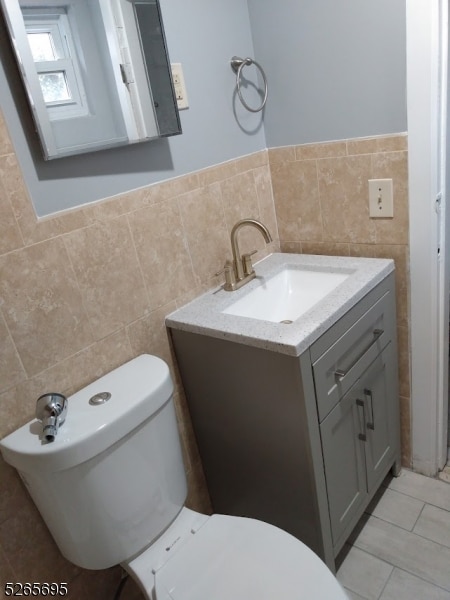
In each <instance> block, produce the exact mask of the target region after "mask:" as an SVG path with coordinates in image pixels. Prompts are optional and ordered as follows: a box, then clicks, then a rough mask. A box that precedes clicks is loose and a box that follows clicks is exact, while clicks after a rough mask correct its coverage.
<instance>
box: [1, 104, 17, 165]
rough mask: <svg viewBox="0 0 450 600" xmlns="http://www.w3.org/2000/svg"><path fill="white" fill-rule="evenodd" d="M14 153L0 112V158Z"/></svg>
mask: <svg viewBox="0 0 450 600" xmlns="http://www.w3.org/2000/svg"><path fill="white" fill-rule="evenodd" d="M13 152H14V149H13V145H12V143H11V138H10V137H9V133H8V129H7V127H6V123H5V119H4V118H3V114H2V112H1V111H0V156H1V155H3V154H12V153H13Z"/></svg>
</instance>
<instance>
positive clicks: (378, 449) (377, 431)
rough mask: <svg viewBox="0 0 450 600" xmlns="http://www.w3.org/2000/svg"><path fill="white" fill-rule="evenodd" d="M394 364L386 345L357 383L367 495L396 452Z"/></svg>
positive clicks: (389, 349) (383, 473)
mask: <svg viewBox="0 0 450 600" xmlns="http://www.w3.org/2000/svg"><path fill="white" fill-rule="evenodd" d="M395 368H396V362H395V360H394V358H393V356H392V345H391V344H389V345H388V346H387V347H386V348H385V349H384V350H383V352H382V353H381V354H379V355H378V357H377V358H376V359H375V360H374V361H373V363H372V364H371V365H370V367H369V368H368V369H367V370H366V371H365V372H364V374H363V375H362V376H361V379H360V380H359V382H358V384H357V385H358V388H359V390H358V391H359V399H360V400H363V402H364V413H365V418H366V433H367V442H366V444H365V457H366V468H367V487H368V490H369V493H370V492H371V491H372V490H373V489H374V487H376V486H377V485H379V484H380V483H381V481H382V479H383V477H384V476H385V474H386V469H387V468H388V466H389V464H390V463H391V462H392V458H393V456H394V454H395V450H396V432H395V430H394V428H395V424H396V419H395V414H394V412H393V411H394V408H395V406H396V402H395V398H394V397H393V394H395V390H396V386H395V380H394V377H395Z"/></svg>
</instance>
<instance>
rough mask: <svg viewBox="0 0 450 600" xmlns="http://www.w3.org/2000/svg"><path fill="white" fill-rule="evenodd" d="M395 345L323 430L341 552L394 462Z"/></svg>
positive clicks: (335, 535) (344, 399) (333, 523)
mask: <svg viewBox="0 0 450 600" xmlns="http://www.w3.org/2000/svg"><path fill="white" fill-rule="evenodd" d="M393 363H394V361H393V357H392V344H389V345H388V346H387V347H386V348H385V349H384V350H383V351H382V352H381V353H380V354H379V355H378V356H377V358H376V359H375V360H374V361H373V363H372V364H371V365H370V366H369V367H368V368H367V370H366V371H365V372H364V373H363V374H362V376H361V378H360V379H358V380H357V381H356V382H355V384H354V385H353V386H352V387H351V388H350V390H349V391H348V392H347V393H346V394H345V395H344V396H343V397H342V398H341V399H340V401H339V402H338V403H337V405H336V406H335V407H334V408H333V410H332V411H331V412H330V414H329V415H327V417H326V418H325V419H324V420H323V421H322V423H321V424H320V434H321V439H322V451H323V462H324V469H325V479H326V485H327V494H328V504H329V510H330V524H331V535H332V538H333V545H334V546H337V547H340V546H341V545H342V543H343V542H345V539H346V538H347V537H348V534H349V533H350V531H351V528H352V525H353V521H354V520H355V517H356V519H357V518H359V514H360V507H361V506H364V507H365V506H366V505H367V498H368V497H369V496H371V495H372V493H373V492H374V491H376V489H377V488H378V487H379V485H380V483H381V482H382V480H383V478H384V476H385V474H386V470H387V469H389V467H390V466H391V464H392V460H393V459H394V458H395V455H396V450H397V444H398V436H397V435H396V430H395V429H394V427H395V424H396V418H395V414H393V410H394V409H395V406H396V402H395V398H393V397H392V393H391V390H394V389H395V385H393V378H394V377H395V374H394V373H393Z"/></svg>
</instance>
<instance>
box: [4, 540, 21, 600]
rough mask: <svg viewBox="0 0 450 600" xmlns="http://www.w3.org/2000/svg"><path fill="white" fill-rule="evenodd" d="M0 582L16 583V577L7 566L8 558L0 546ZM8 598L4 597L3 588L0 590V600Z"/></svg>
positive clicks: (9, 566) (8, 565)
mask: <svg viewBox="0 0 450 600" xmlns="http://www.w3.org/2000/svg"><path fill="white" fill-rule="evenodd" d="M0 581H1V582H2V584H3V585H4V583H9V582H11V583H12V582H14V581H17V577H16V575H15V573H14V571H13V570H12V568H11V565H10V564H9V561H8V558H7V556H6V554H5V552H4V551H3V548H2V547H1V545H0ZM9 597H10V596H6V595H5V591H4V588H3V587H2V589H1V590H0V600H6V598H9Z"/></svg>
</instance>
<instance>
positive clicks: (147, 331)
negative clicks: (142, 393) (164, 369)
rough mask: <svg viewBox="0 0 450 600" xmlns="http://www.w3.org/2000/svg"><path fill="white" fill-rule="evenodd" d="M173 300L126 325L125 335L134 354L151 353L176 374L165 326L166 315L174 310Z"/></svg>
mask: <svg viewBox="0 0 450 600" xmlns="http://www.w3.org/2000/svg"><path fill="white" fill-rule="evenodd" d="M176 308H177V306H176V304H175V302H169V304H166V305H165V306H163V307H161V308H158V309H156V310H154V311H153V312H151V313H150V314H148V315H146V316H145V317H142V318H141V319H139V320H137V321H135V322H134V323H131V324H130V325H128V327H127V335H128V339H129V340H130V346H131V348H132V351H133V355H134V356H139V355H140V354H153V355H155V356H159V358H162V359H163V360H165V361H166V363H167V364H168V365H169V367H170V369H171V372H172V375H176V373H175V368H174V365H173V360H172V353H171V349H170V345H169V339H168V333H167V330H166V326H165V318H166V315H168V314H169V313H171V312H173V311H174V310H176Z"/></svg>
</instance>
